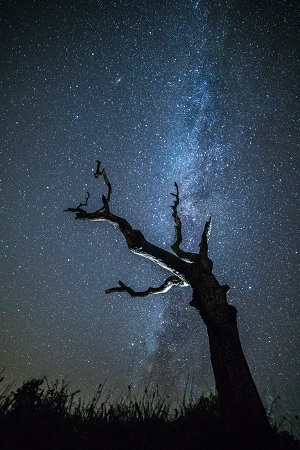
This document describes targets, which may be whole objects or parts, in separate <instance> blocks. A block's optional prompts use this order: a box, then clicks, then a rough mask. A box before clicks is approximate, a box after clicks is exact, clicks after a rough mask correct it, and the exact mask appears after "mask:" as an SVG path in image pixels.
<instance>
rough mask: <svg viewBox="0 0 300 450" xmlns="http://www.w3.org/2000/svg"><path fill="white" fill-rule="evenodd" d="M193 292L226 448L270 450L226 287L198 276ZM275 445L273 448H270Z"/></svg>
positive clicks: (269, 438)
mask: <svg viewBox="0 0 300 450" xmlns="http://www.w3.org/2000/svg"><path fill="white" fill-rule="evenodd" d="M200 279H201V281H200V283H199V285H198V286H199V287H198V288H196V289H194V290H193V301H192V306H195V307H196V308H197V309H198V310H199V313H200V315H201V317H202V319H203V321H204V323H205V325H206V327H207V332H208V338H209V346H210V355H211V362H212V367H213V372H214V377H215V382H216V390H217V393H218V401H219V405H220V410H221V415H222V418H223V423H224V425H225V432H226V434H227V435H228V439H229V444H230V447H229V448H230V449H231V448H232V449H235V448H236V449H239V450H240V449H243V450H263V449H264V450H266V449H268V450H274V449H275V448H277V447H276V444H275V443H274V441H273V439H274V438H273V432H272V430H271V427H270V424H269V421H268V418H267V415H266V411H265V408H264V406H263V404H262V401H261V399H260V396H259V394H258V391H257V389H256V386H255V383H254V381H253V378H252V376H251V373H250V370H249V367H248V364H247V361H246V358H245V356H244V353H243V350H242V346H241V342H240V338H239V332H238V328H237V321H236V316H237V310H236V308H235V307H234V306H231V305H229V304H228V303H227V299H226V292H227V290H228V288H227V286H220V285H219V284H218V282H217V280H216V279H215V277H214V276H213V275H212V274H208V273H207V274H205V275H203V274H202V275H201V276H200ZM274 445H275V446H274Z"/></svg>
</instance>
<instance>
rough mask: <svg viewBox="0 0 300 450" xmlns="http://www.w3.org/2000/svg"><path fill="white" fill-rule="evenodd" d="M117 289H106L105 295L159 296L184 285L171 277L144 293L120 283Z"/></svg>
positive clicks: (173, 276) (179, 280)
mask: <svg viewBox="0 0 300 450" xmlns="http://www.w3.org/2000/svg"><path fill="white" fill-rule="evenodd" d="M119 285H120V286H117V287H113V288H110V289H106V291H105V293H106V294H112V293H113V292H128V294H129V295H130V296H131V297H147V296H148V295H151V294H161V293H163V292H167V291H168V290H169V289H171V287H172V286H175V285H176V286H186V284H185V283H184V282H183V281H182V280H181V279H180V278H179V277H177V276H175V275H172V276H170V277H168V278H167V279H166V281H165V282H164V283H163V284H162V285H161V286H158V287H149V288H148V289H147V290H146V291H134V290H133V289H132V288H131V287H129V286H126V284H124V283H123V282H122V281H119Z"/></svg>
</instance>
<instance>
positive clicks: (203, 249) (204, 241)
mask: <svg viewBox="0 0 300 450" xmlns="http://www.w3.org/2000/svg"><path fill="white" fill-rule="evenodd" d="M210 232H211V217H210V218H209V219H208V221H207V222H205V225H204V230H203V233H202V237H201V242H200V255H203V256H207V255H208V239H209V236H210Z"/></svg>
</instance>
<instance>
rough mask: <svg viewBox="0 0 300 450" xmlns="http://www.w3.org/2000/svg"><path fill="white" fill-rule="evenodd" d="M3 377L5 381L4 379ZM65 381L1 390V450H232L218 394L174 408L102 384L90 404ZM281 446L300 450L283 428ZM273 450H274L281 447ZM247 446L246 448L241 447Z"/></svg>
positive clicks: (148, 395) (152, 395)
mask: <svg viewBox="0 0 300 450" xmlns="http://www.w3.org/2000/svg"><path fill="white" fill-rule="evenodd" d="M1 381H3V379H2V380H1ZM78 394H79V391H75V392H70V391H69V387H68V384H67V383H66V382H64V381H62V382H58V381H56V382H54V383H48V381H47V379H46V378H41V379H32V380H30V381H28V382H25V383H24V384H23V385H22V386H21V387H20V388H18V389H16V390H15V391H14V390H12V385H10V386H3V388H2V390H1V391H0V448H1V449H3V450H13V449H18V450H25V449H26V450H29V449H30V450H35V449H39V450H48V449H49V450H50V449H51V450H54V449H55V450H65V449H76V450H77V449H78V450H81V449H86V450H93V449H103V450H110V449H111V450H118V449H120V450H121V449H132V450H135V449H136V450H146V449H147V450H148V449H149V450H150V449H151V450H153V449H163V450H169V449H170V450H171V449H172V450H179V449H182V450H183V449H189V450H193V449H197V450H231V449H233V448H234V446H233V445H232V444H230V443H229V442H228V440H227V438H226V436H225V433H224V431H223V427H222V421H221V419H220V414H219V408H218V402H217V398H216V396H215V395H213V394H209V395H204V396H202V397H200V398H199V399H198V400H197V401H195V400H193V399H192V398H190V399H189V400H188V401H186V399H185V398H184V400H183V402H182V404H181V405H180V406H179V407H177V408H175V407H173V406H172V405H171V404H170V402H169V401H168V399H167V398H164V397H162V396H160V395H159V393H158V390H157V389H155V390H154V391H150V390H149V389H147V388H146V389H145V391H144V392H143V394H142V395H140V396H135V395H134V394H133V393H132V391H131V387H130V386H129V387H128V391H127V393H126V395H123V396H121V397H120V398H119V399H117V400H113V399H112V398H111V396H109V395H108V396H105V395H104V391H103V386H101V385H100V386H99V389H98V390H97V392H96V394H95V396H94V398H93V399H92V400H91V401H90V402H89V403H86V402H85V401H84V400H82V399H80V398H78ZM274 433H276V434H277V436H278V449H284V450H285V449H286V450H288V449H291V450H297V449H300V445H299V442H298V441H297V440H296V439H295V438H294V437H293V436H292V435H291V434H289V433H287V432H282V431H281V432H280V431H279V427H278V424H277V426H275V429H274ZM278 449H274V450H278ZM240 450H242V449H240Z"/></svg>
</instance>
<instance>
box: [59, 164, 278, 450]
mask: <svg viewBox="0 0 300 450" xmlns="http://www.w3.org/2000/svg"><path fill="white" fill-rule="evenodd" d="M100 167H101V161H97V168H96V171H95V173H94V176H95V177H96V178H99V177H103V179H104V181H105V183H106V185H107V188H108V194H107V195H106V196H105V195H102V202H103V205H102V206H101V208H100V209H98V210H96V211H94V212H87V211H86V210H85V209H84V208H83V207H85V206H86V207H87V206H88V200H89V197H90V194H89V193H88V192H87V197H86V201H85V203H80V204H79V205H78V206H77V207H76V208H68V209H67V210H66V211H70V212H73V213H76V219H83V220H90V221H94V222H96V221H98V222H103V221H104V222H110V223H112V224H113V225H115V226H117V227H118V228H119V230H120V231H121V233H122V234H123V236H124V238H125V240H126V243H127V245H128V248H129V249H130V250H131V251H133V252H134V253H136V254H137V255H140V256H143V257H145V258H148V259H150V260H151V261H153V262H155V263H156V264H159V265H160V266H162V267H164V268H165V269H166V270H168V271H169V272H171V273H172V275H171V276H169V277H168V278H167V279H166V281H164V283H162V284H161V285H160V286H159V287H149V288H148V289H147V290H145V291H143V292H137V291H134V290H133V289H132V288H131V287H129V286H127V285H126V284H125V283H123V282H122V281H119V285H118V286H117V287H113V288H110V289H107V290H106V291H105V292H106V293H107V294H110V293H113V292H127V293H128V294H129V295H131V296H132V297H145V296H148V295H151V294H158V293H163V292H166V291H168V290H169V289H170V288H171V287H172V286H173V285H178V286H182V287H185V286H191V288H192V292H193V295H192V300H191V302H190V305H191V306H193V307H194V308H196V310H197V311H198V312H199V314H200V316H201V318H202V319H203V321H204V323H205V325H206V327H207V333H208V339H209V346H210V355H211V362H212V367H213V372H214V377H215V383H216V390H217V393H218V401H219V405H220V411H221V415H222V418H223V423H224V426H225V431H226V433H227V434H228V436H229V439H231V444H232V446H231V447H230V448H238V449H242V448H243V449H249V450H250V449H251V450H258V449H274V448H275V447H274V442H273V434H272V431H271V427H270V424H269V421H268V418H267V415H266V412H265V409H264V406H263V404H262V401H261V399H260V397H259V394H258V391H257V389H256V386H255V383H254V381H253V378H252V376H251V373H250V370H249V367H248V364H247V361H246V359H245V356H244V353H243V350H242V346H241V343H240V338H239V332H238V327H237V310H236V308H235V307H234V306H232V305H229V304H228V302H227V292H228V290H229V287H228V286H227V285H220V284H219V283H218V281H217V279H216V277H215V276H214V275H213V272H212V269H213V263H212V261H211V260H210V259H209V257H208V239H209V235H210V230H211V218H210V219H209V220H208V221H207V222H206V223H205V225H204V229H203V233H202V237H201V241H200V244H199V252H198V253H190V252H185V251H184V250H182V249H181V248H180V246H181V243H182V231H181V228H182V226H181V220H180V217H179V214H178V206H179V203H180V198H179V189H178V185H177V184H176V183H175V193H172V194H171V195H172V196H173V197H174V204H173V206H172V209H173V214H172V216H173V219H174V222H175V240H174V243H173V244H172V245H171V249H172V250H173V252H174V254H173V253H171V252H168V251H166V250H164V249H162V248H160V247H157V246H156V245H154V244H152V243H150V242H148V241H147V240H146V239H145V237H144V235H143V234H142V232H141V231H140V230H138V229H134V228H132V226H131V225H130V224H129V223H128V222H127V220H126V219H124V218H123V217H119V216H117V215H115V214H113V213H112V212H111V211H110V199H111V193H112V186H111V184H110V182H109V179H108V177H107V175H106V172H105V170H104V169H101V170H100Z"/></svg>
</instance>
